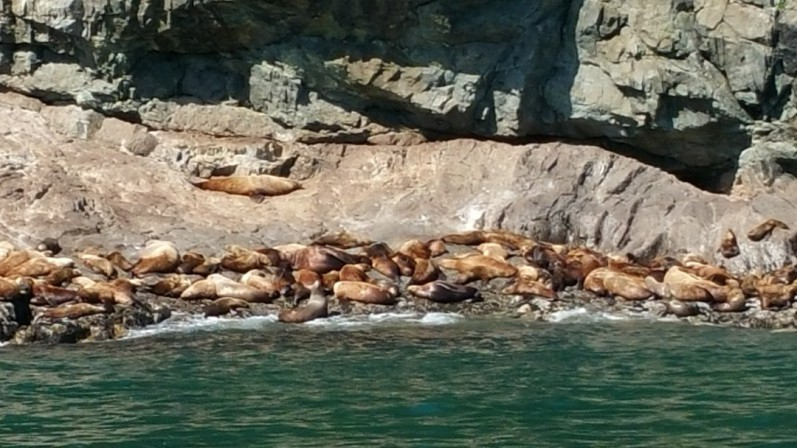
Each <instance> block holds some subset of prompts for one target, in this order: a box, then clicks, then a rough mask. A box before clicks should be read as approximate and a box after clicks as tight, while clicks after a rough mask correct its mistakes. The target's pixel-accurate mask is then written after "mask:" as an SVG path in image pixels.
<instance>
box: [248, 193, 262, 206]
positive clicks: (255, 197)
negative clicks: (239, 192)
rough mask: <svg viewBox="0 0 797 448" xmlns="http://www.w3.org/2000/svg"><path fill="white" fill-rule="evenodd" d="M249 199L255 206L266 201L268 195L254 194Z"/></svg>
mask: <svg viewBox="0 0 797 448" xmlns="http://www.w3.org/2000/svg"><path fill="white" fill-rule="evenodd" d="M249 199H251V200H252V202H254V203H255V204H262V203H263V201H265V200H266V195H264V194H262V193H253V194H251V195H249Z"/></svg>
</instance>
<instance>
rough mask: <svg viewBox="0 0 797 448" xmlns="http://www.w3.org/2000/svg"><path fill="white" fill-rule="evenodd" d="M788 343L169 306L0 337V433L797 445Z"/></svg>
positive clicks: (794, 360)
mask: <svg viewBox="0 0 797 448" xmlns="http://www.w3.org/2000/svg"><path fill="white" fill-rule="evenodd" d="M795 347H797V333H786V332H770V331H766V330H740V329H728V328H717V327H709V326H689V325H686V324H681V323H673V322H651V321H650V320H646V319H634V320H628V319H621V318H618V317H616V316H588V315H585V313H578V312H576V313H570V314H568V315H563V316H562V317H561V319H559V322H556V323H548V324H542V323H531V322H524V321H520V320H510V319H506V318H503V319H497V318H478V319H477V318H467V319H466V318H462V317H459V316H456V315H448V314H432V315H427V316H415V315H395V314H393V315H383V316H379V317H373V316H372V317H363V318H359V319H346V318H335V319H331V320H328V321H321V322H317V323H313V324H311V325H296V326H289V325H283V324H279V323H277V322H275V321H274V319H273V318H259V319H247V320H240V319H210V320H202V321H198V320H194V319H186V318H184V317H180V316H177V317H176V318H174V320H173V321H172V322H168V321H167V323H166V324H165V325H161V326H159V327H157V328H154V329H148V330H144V331H141V332H138V333H136V334H133V335H132V337H130V338H128V339H125V340H121V341H111V342H102V343H86V344H78V345H73V346H67V345H61V346H50V347H46V346H29V347H13V346H5V347H2V348H0V397H2V403H1V404H0V446H2V447H7V446H8V447H24V446H31V447H33V446H35V447H40V446H130V447H134V446H136V447H138V446H142V447H163V446H169V447H172V446H174V447H188V446H191V447H195V446H213V447H220V446H234V447H243V446H286V447H288V446H290V447H298V446H307V447H320V446H324V447H337V446H419V447H431V446H441V447H442V446H445V447H466V446H500V447H506V446H535V447H538V446H552V447H553V446H556V447H560V446H624V447H625V446H645V447H648V446H667V447H675V446H695V447H708V446H797V424H795V422H797V386H795V385H794V380H795V379H797V373H795V366H797V350H795Z"/></svg>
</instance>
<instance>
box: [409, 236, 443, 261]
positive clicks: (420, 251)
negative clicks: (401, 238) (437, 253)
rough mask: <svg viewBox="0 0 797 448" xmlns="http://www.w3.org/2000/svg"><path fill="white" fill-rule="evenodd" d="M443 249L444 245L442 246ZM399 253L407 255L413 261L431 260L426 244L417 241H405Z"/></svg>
mask: <svg viewBox="0 0 797 448" xmlns="http://www.w3.org/2000/svg"><path fill="white" fill-rule="evenodd" d="M443 248H444V249H445V245H444V246H443ZM398 252H399V253H401V254H404V255H407V256H409V257H411V258H413V259H418V258H422V259H426V260H428V259H429V258H432V251H431V249H429V245H428V244H423V243H422V242H420V241H419V240H409V241H405V242H404V244H402V245H401V247H400V248H399V250H398Z"/></svg>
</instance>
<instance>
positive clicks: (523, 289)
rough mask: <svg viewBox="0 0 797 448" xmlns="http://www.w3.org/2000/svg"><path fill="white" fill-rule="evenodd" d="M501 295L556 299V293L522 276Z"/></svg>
mask: <svg viewBox="0 0 797 448" xmlns="http://www.w3.org/2000/svg"><path fill="white" fill-rule="evenodd" d="M501 294H507V295H521V296H530V295H531V296H539V297H545V298H548V299H556V298H557V295H556V291H554V290H553V289H551V288H549V287H548V286H545V285H544V284H542V283H540V282H538V281H537V280H532V279H531V278H530V277H524V276H520V277H518V278H517V280H515V281H514V282H513V283H512V284H510V285H508V286H507V287H505V288H504V289H502V290H501Z"/></svg>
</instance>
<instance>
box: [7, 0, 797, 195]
mask: <svg viewBox="0 0 797 448" xmlns="http://www.w3.org/2000/svg"><path fill="white" fill-rule="evenodd" d="M794 3H795V2H786V3H785V5H784V6H781V7H775V6H773V5H772V4H771V2H764V1H743V0H695V1H671V2H653V3H651V2H649V1H646V0H569V1H550V0H548V1H536V2H526V1H502V2H495V1H487V0H469V1H463V2H442V1H431V2H429V1H426V0H398V1H390V2H388V1H383V0H379V1H374V2H367V3H357V4H351V2H344V1H339V0H333V1H327V2H286V1H282V0H268V1H259V2H243V1H238V0H236V1H221V0H207V1H203V2H201V3H196V2H190V1H182V0H181V1H172V2H151V1H148V0H144V1H141V2H128V1H124V0H112V1H110V2H97V1H95V0H67V1H65V2H56V3H52V2H41V1H38V2H30V1H29V0H10V1H8V2H6V4H5V6H4V11H3V13H2V16H1V18H2V20H0V73H3V74H0V86H4V87H6V88H11V89H14V90H17V91H22V92H27V93H29V94H31V95H34V96H36V97H38V98H41V99H44V100H46V101H48V102H73V103H76V104H79V105H82V106H84V107H87V108H92V109H95V110H97V111H100V112H102V113H104V114H113V115H117V116H120V117H127V118H131V117H132V118H135V119H137V120H140V121H141V122H143V123H145V124H147V125H148V126H151V127H154V128H156V129H160V130H192V131H200V132H205V133H208V134H212V135H229V136H252V137H269V138H276V139H278V140H282V141H295V140H299V141H304V142H320V141H326V142H331V141H336V142H358V143H361V142H366V141H368V140H369V139H370V138H371V137H372V136H373V135H374V134H383V133H386V132H389V131H395V130H397V129H399V128H410V129H414V130H417V131H420V132H422V133H426V134H444V135H460V136H471V135H477V136H482V137H500V138H524V137H529V136H539V135H550V136H563V137H569V138H608V139H610V140H611V141H613V142H615V143H622V144H627V145H629V146H630V147H631V148H633V150H632V151H630V152H629V154H632V155H635V156H637V157H641V155H640V154H642V153H645V154H649V155H655V156H657V157H658V159H648V160H656V164H657V165H658V166H660V167H664V168H666V169H667V170H668V171H671V172H676V173H685V174H684V176H693V175H695V173H699V172H700V171H695V170H694V168H695V167H711V168H712V169H715V170H719V171H722V170H728V171H732V170H733V169H734V168H735V166H736V164H737V159H738V156H739V154H740V152H741V151H742V150H744V149H745V148H747V147H748V146H750V141H751V136H752V135H751V130H750V129H751V126H750V125H752V124H754V123H757V122H762V121H763V122H779V121H780V120H785V119H789V118H790V117H793V116H794V115H795V113H797V112H796V111H797V107H795V104H797V103H795V99H794V96H793V95H794V93H793V91H794V89H793V84H794V75H795V72H797V62H796V61H797V59H795V52H794V48H795V45H793V43H794V40H795V38H794V36H795V35H797V33H795V31H794V30H795V27H797V6H796V5H795V4H794ZM308 11H311V12H308ZM210 36H212V38H210ZM139 146H142V145H136V148H132V149H131V150H132V151H133V152H138V153H146V152H147V151H148V149H146V148H148V147H149V145H148V144H143V148H145V149H139ZM726 183H727V182H726ZM714 188H720V187H714Z"/></svg>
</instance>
